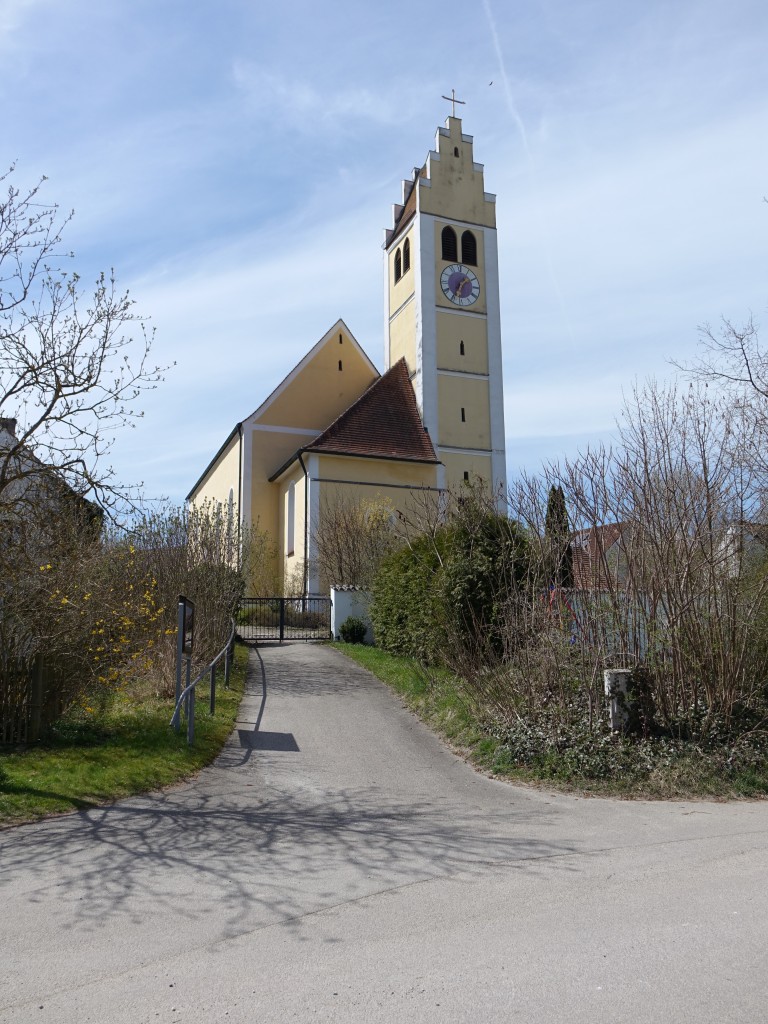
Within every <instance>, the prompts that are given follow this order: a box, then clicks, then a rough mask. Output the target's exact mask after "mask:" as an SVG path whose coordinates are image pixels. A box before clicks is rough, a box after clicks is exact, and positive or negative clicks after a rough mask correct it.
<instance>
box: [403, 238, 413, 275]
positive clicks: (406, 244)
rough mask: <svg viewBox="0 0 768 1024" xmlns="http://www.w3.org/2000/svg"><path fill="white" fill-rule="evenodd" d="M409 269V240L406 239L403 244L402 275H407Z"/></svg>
mask: <svg viewBox="0 0 768 1024" xmlns="http://www.w3.org/2000/svg"><path fill="white" fill-rule="evenodd" d="M410 269H411V240H410V238H406V240H405V241H404V242H403V273H404V274H407V273H408V271H409V270H410Z"/></svg>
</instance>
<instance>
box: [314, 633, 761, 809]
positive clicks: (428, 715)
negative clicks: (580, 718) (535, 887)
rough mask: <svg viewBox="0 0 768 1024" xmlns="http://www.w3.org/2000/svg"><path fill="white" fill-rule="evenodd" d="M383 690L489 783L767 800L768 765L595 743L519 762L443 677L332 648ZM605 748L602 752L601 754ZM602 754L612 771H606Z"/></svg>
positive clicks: (365, 652) (411, 664)
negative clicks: (737, 765)
mask: <svg viewBox="0 0 768 1024" xmlns="http://www.w3.org/2000/svg"><path fill="white" fill-rule="evenodd" d="M332 646H333V647H335V648H336V649H337V650H339V651H341V653H342V654H345V655H346V656H347V657H348V658H351V659H352V660H353V661H355V662H357V663H358V664H359V665H362V666H363V667H364V668H367V669H368V670H369V671H370V672H372V673H373V675H375V676H376V677H377V678H378V679H380V680H381V681H382V682H384V683H386V684H387V685H388V686H389V687H391V689H393V690H394V691H395V693H397V694H398V695H399V696H400V697H401V698H402V700H403V703H404V704H405V705H406V706H407V707H409V708H410V709H411V710H412V711H414V712H415V713H416V714H417V715H418V716H419V717H420V718H421V719H422V721H424V722H425V724H427V725H428V726H430V728H432V729H433V730H434V731H435V732H437V733H438V734H439V735H441V736H443V737H444V738H445V739H446V740H448V742H449V743H450V745H451V746H452V747H453V748H454V749H455V750H456V751H457V753H459V754H460V755H461V756H463V757H465V758H466V759H467V760H468V761H470V763H472V764H473V765H475V767H477V768H479V769H480V770H482V771H485V772H488V773H489V774H491V775H493V776H494V777H497V778H506V779H509V780H510V781H515V782H519V783H523V784H527V785H539V786H541V785H544V786H546V787H547V788H551V789H557V790H562V791H566V792H578V793H581V794H584V795H593V796H614V797H623V798H635V799H701V798H705V799H716V800H728V799H744V798H760V797H765V796H766V795H768V761H766V760H762V762H760V761H758V762H757V763H755V764H752V765H749V766H745V767H744V768H742V769H740V770H737V771H725V770H723V769H724V765H723V757H724V755H723V754H719V755H718V754H714V755H708V754H707V753H706V752H702V751H700V750H698V749H696V748H692V749H691V750H690V751H687V752H686V751H684V752H683V753H682V754H679V755H677V756H674V757H671V756H669V755H668V754H666V755H665V750H664V748H663V747H662V746H661V745H659V746H658V748H653V746H652V745H648V744H645V745H634V744H632V743H631V742H628V741H621V740H619V739H618V738H617V739H616V740H615V741H610V740H608V743H607V744H606V738H605V737H602V739H601V740H595V743H594V749H592V750H590V749H589V748H588V747H587V746H585V747H584V749H583V750H579V749H576V750H575V751H574V750H573V749H571V750H567V751H563V752H562V753H559V752H557V751H554V750H550V751H549V752H548V753H547V755H546V756H545V757H538V758H534V759H532V762H531V763H521V762H520V758H519V757H515V756H514V755H512V754H511V753H510V750H509V747H508V745H507V744H506V743H505V742H504V740H503V739H502V738H498V737H496V736H494V735H492V734H491V733H490V732H489V731H488V729H487V728H484V726H483V724H482V722H481V721H479V719H478V717H477V715H476V713H475V712H474V710H473V708H472V705H471V702H470V701H468V700H467V699H466V697H465V696H464V695H463V694H462V690H461V683H460V681H459V680H457V679H456V678H455V677H453V676H451V675H450V673H448V672H445V671H441V670H439V669H429V670H426V669H425V668H423V666H421V665H419V663H418V662H416V661H414V660H412V659H408V658H401V657H397V656H396V655H393V654H389V653H387V652H386V651H383V650H380V649H379V648H376V647H366V646H363V645H360V644H344V643H335V644H333V645H332ZM606 745H608V746H610V747H611V749H610V750H609V751H606V750H605V747H606ZM606 754H608V756H610V758H611V763H612V764H615V763H617V762H619V763H620V764H621V767H620V768H619V769H618V770H608V771H606V769H605V765H606Z"/></svg>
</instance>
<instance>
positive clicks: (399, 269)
mask: <svg viewBox="0 0 768 1024" xmlns="http://www.w3.org/2000/svg"><path fill="white" fill-rule="evenodd" d="M402 276H403V256H402V253H401V252H400V250H399V249H398V250H397V252H396V253H395V284H397V282H398V281H399V280H400V278H401V277H402Z"/></svg>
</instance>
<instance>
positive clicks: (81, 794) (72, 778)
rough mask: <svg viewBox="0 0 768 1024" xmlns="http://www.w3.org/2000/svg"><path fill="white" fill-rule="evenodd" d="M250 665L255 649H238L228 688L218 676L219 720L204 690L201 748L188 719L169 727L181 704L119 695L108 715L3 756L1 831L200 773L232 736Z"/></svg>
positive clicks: (64, 723)
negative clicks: (190, 737)
mask: <svg viewBox="0 0 768 1024" xmlns="http://www.w3.org/2000/svg"><path fill="white" fill-rule="evenodd" d="M247 663H248V649H247V648H246V647H244V646H242V645H238V646H237V648H236V650H235V660H234V664H233V667H232V672H231V676H230V688H229V689H228V690H227V689H225V688H224V685H223V674H221V673H220V674H219V676H218V679H217V686H216V713H215V714H214V715H211V714H210V713H209V708H208V701H209V691H208V685H207V682H206V681H203V682H202V683H200V684H199V685H198V690H199V697H198V701H197V707H196V713H195V745H194V746H193V747H190V746H188V745H187V738H186V724H185V723H184V722H183V723H182V729H181V731H180V732H179V733H178V734H176V733H175V732H174V730H173V729H171V728H170V727H169V725H168V722H169V721H170V718H171V714H172V713H173V701H171V700H162V699H158V698H146V699H144V700H141V701H136V700H131V699H129V698H127V697H123V696H121V695H119V694H118V695H116V696H115V697H114V698H113V700H112V701H111V702H110V704H109V706H108V707H106V708H105V709H104V710H103V711H100V712H96V713H94V714H91V715H88V714H86V713H85V712H82V711H80V712H73V713H72V714H70V715H68V716H66V717H65V718H64V719H62V720H61V722H60V723H58V725H57V727H56V729H55V731H52V734H51V736H50V737H49V738H48V740H47V741H46V742H45V743H44V744H40V745H37V746H35V747H32V748H30V749H28V750H24V751H20V752H13V753H4V754H0V826H3V825H15V824H20V823H22V822H25V821H36V820H37V819H39V818H44V817H47V816H48V815H52V814H63V813H66V812H71V811H77V810H86V809H88V808H90V807H97V806H99V805H100V804H104V803H109V802H110V801H112V800H115V799H117V798H118V797H125V796H131V795H134V794H137V793H145V792H148V791H150V790H154V789H160V788H162V787H163V786H169V785H171V784H173V783H176V782H180V781H181V780H183V779H186V778H188V777H189V776H191V775H194V774H195V773H196V772H197V771H199V770H200V769H201V768H203V767H205V765H207V764H210V763H211V761H213V759H214V758H215V757H216V755H217V754H218V753H219V751H220V750H221V748H222V747H223V746H224V743H225V742H226V739H227V737H228V736H229V734H230V733H231V732H232V728H233V726H234V722H235V719H236V715H237V710H238V708H239V706H240V700H241V697H242V694H243V689H244V687H245V672H246V666H247Z"/></svg>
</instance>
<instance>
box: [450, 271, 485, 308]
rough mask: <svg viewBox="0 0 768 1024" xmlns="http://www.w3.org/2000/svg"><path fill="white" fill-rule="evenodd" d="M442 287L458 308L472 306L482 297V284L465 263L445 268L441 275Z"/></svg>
mask: <svg viewBox="0 0 768 1024" xmlns="http://www.w3.org/2000/svg"><path fill="white" fill-rule="evenodd" d="M440 287H441V288H442V289H443V293H444V294H445V296H446V298H448V299H450V300H451V302H453V303H455V304H456V305H457V306H471V305H472V303H474V302H477V299H478V297H479V295H480V282H479V281H478V280H477V277H476V275H475V274H474V273H473V272H472V271H471V270H470V269H469V267H465V266H464V264H463V263H451V265H450V266H449V267H446V268H445V270H444V271H443V272H442V274H441V275H440Z"/></svg>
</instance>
